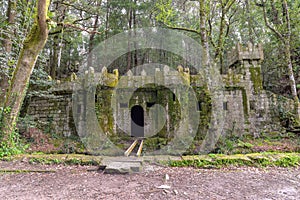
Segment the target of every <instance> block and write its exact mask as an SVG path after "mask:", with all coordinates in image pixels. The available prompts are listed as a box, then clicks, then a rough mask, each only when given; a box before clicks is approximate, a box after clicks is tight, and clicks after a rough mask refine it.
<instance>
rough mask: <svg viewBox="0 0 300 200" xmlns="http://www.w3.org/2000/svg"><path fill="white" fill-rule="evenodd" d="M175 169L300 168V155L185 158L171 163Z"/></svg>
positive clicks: (269, 154)
mask: <svg viewBox="0 0 300 200" xmlns="http://www.w3.org/2000/svg"><path fill="white" fill-rule="evenodd" d="M168 165H169V166H173V167H196V168H222V167H228V166H254V167H267V166H277V167H296V166H300V153H274V152H264V153H252V154H235V155H224V154H209V155H199V156H183V157H182V160H180V161H178V160H176V161H172V160H171V161H169V162H168Z"/></svg>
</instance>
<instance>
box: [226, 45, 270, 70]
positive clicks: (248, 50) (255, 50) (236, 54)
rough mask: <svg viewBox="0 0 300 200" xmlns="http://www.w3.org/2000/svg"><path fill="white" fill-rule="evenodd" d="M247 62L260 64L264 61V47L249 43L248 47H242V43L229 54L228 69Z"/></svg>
mask: <svg viewBox="0 0 300 200" xmlns="http://www.w3.org/2000/svg"><path fill="white" fill-rule="evenodd" d="M245 60H248V61H258V62H261V61H263V60H264V53H263V48H262V45H261V44H258V45H253V44H252V43H248V45H247V46H242V45H241V44H240V43H237V45H236V46H235V47H234V48H233V49H232V50H231V51H230V52H229V53H228V54H227V66H228V67H231V66H232V65H234V64H236V63H238V62H241V61H245Z"/></svg>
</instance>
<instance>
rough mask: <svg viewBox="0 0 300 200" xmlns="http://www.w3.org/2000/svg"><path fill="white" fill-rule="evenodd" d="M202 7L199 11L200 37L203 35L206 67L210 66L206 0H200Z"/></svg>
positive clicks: (202, 41)
mask: <svg viewBox="0 0 300 200" xmlns="http://www.w3.org/2000/svg"><path fill="white" fill-rule="evenodd" d="M199 3H200V7H199V9H200V10H199V13H200V37H201V43H202V48H203V64H204V66H205V67H208V66H210V57H209V44H208V40H207V32H206V20H207V16H206V10H205V5H206V0H200V1H199Z"/></svg>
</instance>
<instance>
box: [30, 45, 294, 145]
mask: <svg viewBox="0 0 300 200" xmlns="http://www.w3.org/2000/svg"><path fill="white" fill-rule="evenodd" d="M263 59H264V55H263V50H262V46H261V45H252V44H248V46H242V45H241V44H237V45H236V47H235V48H233V49H232V50H231V51H230V52H229V53H228V54H227V65H226V67H224V68H223V69H222V72H223V74H222V75H221V76H222V79H223V85H224V88H223V93H224V96H225V98H224V101H223V105H222V108H223V110H224V113H225V115H224V116H225V119H224V122H225V123H224V127H223V134H224V135H225V134H229V133H230V134H235V135H239V136H240V135H243V134H244V133H251V134H253V135H259V134H260V133H261V132H264V131H266V132H268V131H274V130H279V129H280V127H281V125H280V119H281V115H282V113H281V111H282V110H285V111H292V110H293V103H292V100H290V99H287V98H285V97H283V96H279V95H276V94H274V93H272V92H270V91H266V90H264V89H263V85H262V75H261V63H262V61H263ZM153 70H154V71H152V72H147V71H146V70H141V71H139V72H138V73H137V74H135V73H133V72H132V71H128V72H127V74H126V76H122V77H120V76H119V74H118V71H117V70H114V72H113V73H108V72H107V69H106V68H103V69H102V72H101V73H95V72H94V71H93V69H90V70H89V71H87V72H86V74H85V80H84V81H82V83H81V84H92V83H89V81H88V80H91V79H94V78H96V80H98V82H97V85H95V91H94V94H95V95H94V96H92V97H91V96H89V95H83V96H85V97H84V98H86V99H77V100H76V101H77V102H86V101H87V99H88V98H90V99H93V105H92V106H94V107H95V112H96V114H97V120H98V122H99V125H100V127H101V128H102V130H103V131H104V133H105V134H106V135H111V136H114V135H118V136H120V135H122V134H126V133H127V134H128V133H130V134H131V135H132V136H142V137H147V136H151V137H152V138H155V141H164V140H168V138H171V137H173V136H172V131H174V129H175V128H176V126H177V125H178V123H179V122H180V120H182V118H181V116H182V115H181V112H186V111H181V110H180V109H179V108H178V106H180V105H179V99H180V98H183V97H178V96H177V95H176V93H177V92H176V90H178V88H176V87H174V88H172V87H171V88H168V87H163V86H162V85H168V83H172V82H176V81H177V79H176V77H181V80H182V82H183V83H184V85H186V86H188V87H189V88H192V89H193V90H194V92H195V94H196V97H197V106H196V107H195V108H194V110H193V111H194V112H198V113H199V125H198V126H199V127H198V132H197V134H196V138H200V139H201V137H203V135H202V134H203V133H204V132H205V130H206V129H207V127H208V126H209V121H210V114H211V112H210V110H211V102H210V97H209V95H210V94H209V91H207V88H206V87H205V83H201V81H200V83H201V84H199V80H201V77H202V76H203V75H201V74H196V75H191V74H190V71H189V69H188V68H183V67H181V66H179V67H178V68H177V70H171V69H170V68H169V67H167V66H165V67H160V68H156V69H153ZM73 79H74V80H73ZM76 81H78V80H76V78H75V75H73V78H72V81H69V82H62V83H59V84H56V85H55V86H54V87H52V88H50V89H49V96H48V97H45V96H43V97H40V96H33V97H31V99H30V101H29V105H28V107H27V111H26V112H27V115H29V116H30V117H32V118H33V119H34V120H35V121H37V122H38V123H40V124H43V126H51V128H52V129H53V131H55V132H56V133H57V134H61V135H63V136H67V137H68V136H71V135H77V131H76V128H75V122H76V120H77V122H78V120H79V121H80V120H82V119H83V118H84V116H81V115H80V113H81V112H83V110H85V109H87V107H85V106H86V105H84V103H82V104H78V105H76V106H75V107H74V104H73V103H72V94H73V92H74V83H75V82H76ZM134 84H137V85H136V86H135V85H134ZM139 84H140V85H143V87H140V85H139ZM134 86H135V87H134ZM128 88H137V89H136V90H134V91H128ZM126 90H127V91H126ZM115 91H118V93H117V94H118V95H119V96H118V97H117V98H116V99H118V102H117V103H116V105H115V106H116V107H115V108H114V109H113V108H112V105H111V102H112V96H113V95H114V94H115V93H114V92H115ZM81 92H85V91H84V90H82V91H81ZM187 98H189V97H187ZM73 100H74V99H73ZM157 104H158V105H161V107H162V108H164V110H165V111H164V112H165V114H164V116H165V119H160V118H159V116H155V112H152V111H153V110H152V111H151V108H152V107H153V106H155V105H157ZM161 107H159V108H157V109H161ZM190 110H191V109H189V111H187V112H190ZM74 112H75V113H78V115H73V113H74ZM187 115H189V114H188V113H187ZM73 116H76V117H75V118H74V117H73ZM80 117H81V118H80ZM131 119H132V120H133V121H134V122H135V123H136V124H138V125H140V127H143V130H138V131H137V132H134V131H133V129H135V128H133V126H134V124H132V123H131V122H132V120H131ZM153 121H155V122H154V125H152V126H147V125H148V124H150V123H153ZM161 121H165V123H164V124H160V122H161ZM120 124H121V125H122V126H123V127H122V128H120ZM84 126H88V124H82V126H80V127H84ZM194 128H195V127H194ZM154 132H155V135H151V133H154ZM130 134H129V135H130ZM139 134H140V135H139Z"/></svg>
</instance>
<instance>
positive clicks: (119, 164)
mask: <svg viewBox="0 0 300 200" xmlns="http://www.w3.org/2000/svg"><path fill="white" fill-rule="evenodd" d="M142 170H143V166H142V162H140V161H112V162H110V163H108V164H107V165H106V168H105V169H104V173H108V174H130V173H138V172H141V171H142Z"/></svg>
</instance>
